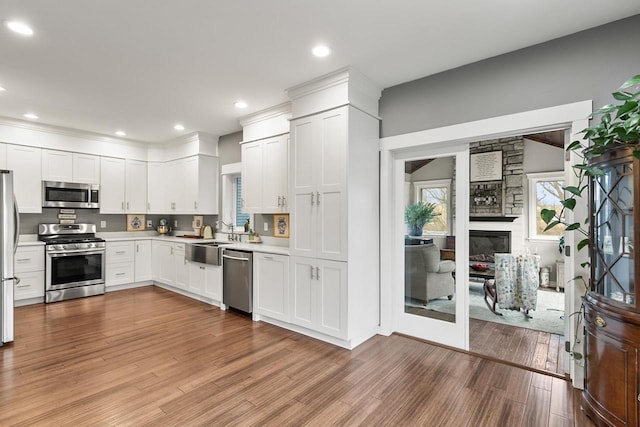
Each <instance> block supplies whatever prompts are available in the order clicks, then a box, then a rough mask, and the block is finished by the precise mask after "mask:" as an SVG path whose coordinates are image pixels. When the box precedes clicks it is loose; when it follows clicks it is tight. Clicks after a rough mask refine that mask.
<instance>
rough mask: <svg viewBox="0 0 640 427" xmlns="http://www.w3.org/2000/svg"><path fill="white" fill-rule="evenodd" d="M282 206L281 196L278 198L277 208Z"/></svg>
mask: <svg viewBox="0 0 640 427" xmlns="http://www.w3.org/2000/svg"><path fill="white" fill-rule="evenodd" d="M280 206H282V196H278V207H280Z"/></svg>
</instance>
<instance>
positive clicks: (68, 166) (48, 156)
mask: <svg viewBox="0 0 640 427" xmlns="http://www.w3.org/2000/svg"><path fill="white" fill-rule="evenodd" d="M42 179H43V180H45V181H62V182H71V181H73V153H70V152H68V151H57V150H42Z"/></svg>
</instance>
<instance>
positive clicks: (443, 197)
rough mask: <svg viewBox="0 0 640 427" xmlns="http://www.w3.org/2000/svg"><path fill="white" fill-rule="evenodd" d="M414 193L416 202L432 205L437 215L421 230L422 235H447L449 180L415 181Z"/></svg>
mask: <svg viewBox="0 0 640 427" xmlns="http://www.w3.org/2000/svg"><path fill="white" fill-rule="evenodd" d="M413 185H414V188H415V192H416V201H418V202H425V203H433V204H434V205H436V212H437V213H438V214H439V215H438V216H436V217H435V218H434V220H433V222H431V223H429V224H425V226H424V227H423V228H422V233H423V234H431V235H433V234H437V235H448V234H449V223H450V221H451V218H450V215H451V214H450V212H451V207H450V204H449V203H450V199H451V196H450V193H451V180H450V179H441V180H437V181H416V182H414V183H413Z"/></svg>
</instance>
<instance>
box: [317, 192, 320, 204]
mask: <svg viewBox="0 0 640 427" xmlns="http://www.w3.org/2000/svg"><path fill="white" fill-rule="evenodd" d="M316 194H317V195H318V196H317V199H318V201H317V202H316V203H317V204H318V205H319V204H320V192H319V191H316Z"/></svg>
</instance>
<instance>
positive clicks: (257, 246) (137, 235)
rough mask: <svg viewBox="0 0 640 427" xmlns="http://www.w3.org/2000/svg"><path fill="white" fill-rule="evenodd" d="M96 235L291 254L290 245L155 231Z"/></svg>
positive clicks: (120, 240) (115, 238) (117, 240)
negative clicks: (194, 236)
mask: <svg viewBox="0 0 640 427" xmlns="http://www.w3.org/2000/svg"><path fill="white" fill-rule="evenodd" d="M96 236H98V237H101V238H103V239H104V240H105V241H106V242H123V241H131V240H161V241H168V242H175V243H211V242H220V243H224V247H225V248H229V249H237V250H241V251H249V252H265V253H270V254H277V255H289V247H287V246H276V245H266V244H264V243H246V242H233V243H229V241H228V240H225V239H190V238H184V237H180V236H163V235H159V234H158V233H156V232H155V231H150V232H149V231H145V232H113V233H96Z"/></svg>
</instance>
